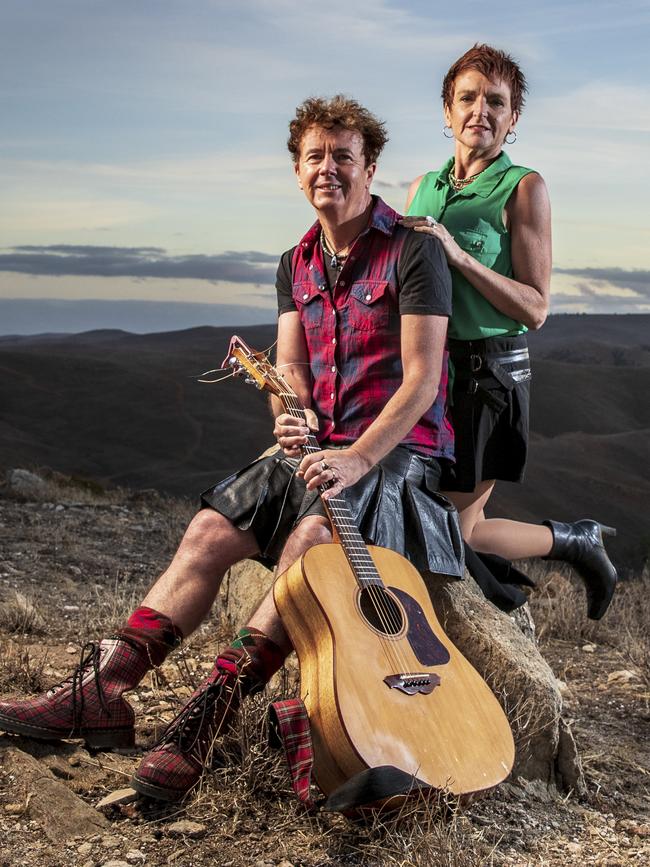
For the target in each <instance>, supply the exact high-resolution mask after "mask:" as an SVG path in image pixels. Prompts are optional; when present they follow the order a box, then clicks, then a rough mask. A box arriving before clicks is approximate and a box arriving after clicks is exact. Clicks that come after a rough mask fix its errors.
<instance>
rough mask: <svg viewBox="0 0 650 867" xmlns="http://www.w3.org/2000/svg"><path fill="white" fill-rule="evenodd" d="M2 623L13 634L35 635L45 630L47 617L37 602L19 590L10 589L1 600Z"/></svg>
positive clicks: (0, 620)
mask: <svg viewBox="0 0 650 867" xmlns="http://www.w3.org/2000/svg"><path fill="white" fill-rule="evenodd" d="M0 623H2V626H3V629H4V631H6V632H8V633H9V634H11V635H15V634H20V635H24V636H25V635H34V634H39V633H42V632H43V629H44V627H45V618H44V616H43V614H42V613H41V612H40V611H39V609H38V607H37V606H36V604H35V602H34V601H33V600H32V599H29V598H28V597H27V596H25V595H23V594H22V593H20V592H19V591H18V590H10V591H9V592H8V595H7V598H6V599H3V600H2V601H1V602H0Z"/></svg>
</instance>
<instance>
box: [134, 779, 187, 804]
mask: <svg viewBox="0 0 650 867" xmlns="http://www.w3.org/2000/svg"><path fill="white" fill-rule="evenodd" d="M131 787H132V788H133V789H135V790H136V792H137V793H138V794H139V795H145V796H146V797H147V798H154V799H155V800H156V801H167V802H168V803H172V802H175V801H182V800H183V798H184V797H185V796H186V795H187V794H189V792H191V791H192V789H193V788H194V786H192V789H188V790H187V791H186V792H177V791H174V790H173V789H163V788H162V787H161V786H154V785H153V783H148V782H147V781H146V780H141V779H139V778H138V777H137V776H133V777H131Z"/></svg>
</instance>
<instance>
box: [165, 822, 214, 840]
mask: <svg viewBox="0 0 650 867" xmlns="http://www.w3.org/2000/svg"><path fill="white" fill-rule="evenodd" d="M206 830H207V829H206V827H205V825H199V823H198V822H190V820H189V819H180V820H179V821H178V822H172V824H171V825H169V826H168V828H167V831H168V832H169V835H170V836H171V837H191V838H192V839H197V838H198V837H202V836H203V835H204V834H205V832H206Z"/></svg>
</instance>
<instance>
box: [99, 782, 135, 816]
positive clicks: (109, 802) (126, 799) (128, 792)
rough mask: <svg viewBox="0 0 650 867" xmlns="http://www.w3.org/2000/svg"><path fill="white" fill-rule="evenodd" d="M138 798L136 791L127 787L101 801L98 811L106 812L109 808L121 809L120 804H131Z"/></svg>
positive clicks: (117, 790)
mask: <svg viewBox="0 0 650 867" xmlns="http://www.w3.org/2000/svg"><path fill="white" fill-rule="evenodd" d="M137 797H138V793H137V792H136V790H135V789H132V788H131V787H130V786H127V787H126V788H125V789H116V791H114V792H111V793H110V794H109V795H106V796H105V797H104V798H102V799H101V801H99V802H98V803H97V805H96V809H98V810H104V809H106V808H109V807H119V806H120V804H130V803H131V802H132V801H135V800H136V798H137Z"/></svg>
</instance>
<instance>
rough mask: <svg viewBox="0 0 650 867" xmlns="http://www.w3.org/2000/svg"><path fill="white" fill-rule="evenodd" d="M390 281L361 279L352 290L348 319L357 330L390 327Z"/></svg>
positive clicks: (374, 329) (375, 329) (376, 329)
mask: <svg viewBox="0 0 650 867" xmlns="http://www.w3.org/2000/svg"><path fill="white" fill-rule="evenodd" d="M389 285H390V284H389V283H388V281H386V280H359V281H357V282H356V283H355V284H354V285H353V286H352V289H351V290H350V296H349V300H348V311H349V313H348V321H349V323H350V325H351V326H352V328H356V329H357V331H378V330H379V329H384V328H387V327H388V321H389V314H390V309H389V308H390V297H389V294H388V292H389Z"/></svg>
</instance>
